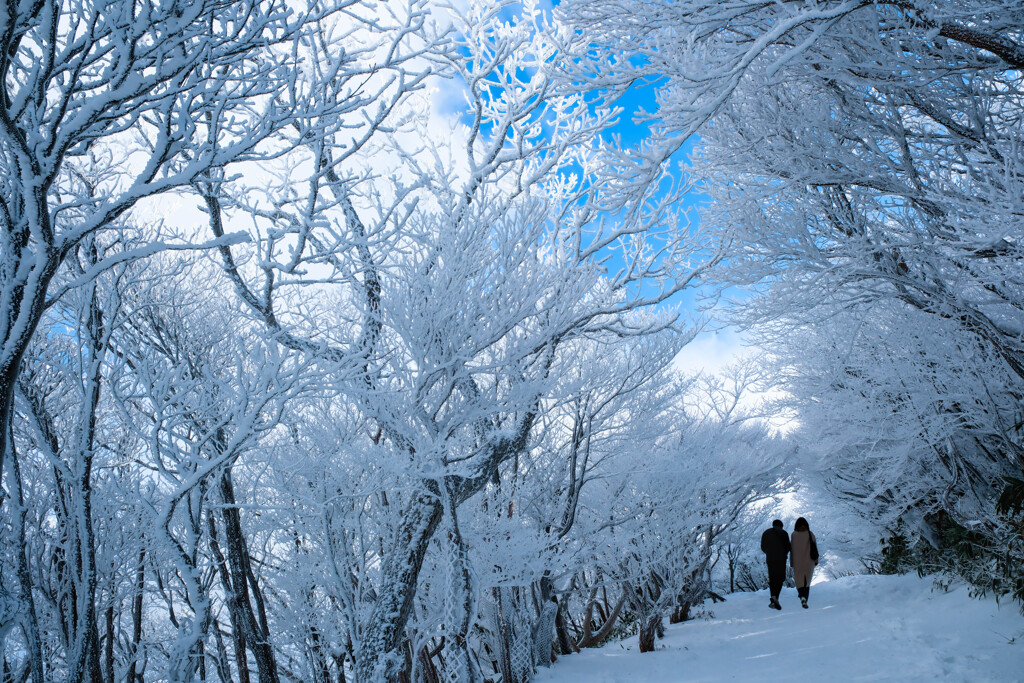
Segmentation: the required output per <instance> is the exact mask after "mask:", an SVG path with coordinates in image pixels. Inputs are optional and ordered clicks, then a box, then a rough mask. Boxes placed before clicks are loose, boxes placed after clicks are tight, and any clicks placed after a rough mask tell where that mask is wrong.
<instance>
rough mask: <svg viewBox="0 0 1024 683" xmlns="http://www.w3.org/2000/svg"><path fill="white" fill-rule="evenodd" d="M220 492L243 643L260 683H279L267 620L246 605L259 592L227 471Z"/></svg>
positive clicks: (222, 479) (232, 582)
mask: <svg viewBox="0 0 1024 683" xmlns="http://www.w3.org/2000/svg"><path fill="white" fill-rule="evenodd" d="M220 492H221V498H222V500H223V502H224V509H223V511H222V518H223V520H224V540H225V543H226V545H227V549H228V566H229V567H230V570H231V586H232V589H233V591H234V599H235V600H236V601H237V605H236V607H237V609H238V614H239V617H240V621H241V625H242V626H243V633H244V634H245V642H246V645H248V646H249V649H251V650H252V654H253V658H254V659H255V660H256V675H257V677H258V678H259V681H260V683H280V679H279V678H278V675H277V661H276V660H275V657H274V647H273V645H272V644H271V642H270V633H268V631H267V629H266V619H265V617H264V618H263V619H262V620H261V621H262V622H263V623H260V621H257V619H256V614H255V613H254V612H253V608H252V603H251V602H250V601H249V590H250V588H251V589H252V592H253V593H254V594H257V593H259V590H260V589H259V586H258V585H256V582H255V580H251V578H252V577H253V572H252V566H251V561H250V559H249V548H248V546H247V544H246V542H245V536H244V535H243V533H242V520H241V516H240V515H239V513H238V507H237V505H236V503H235V490H234V485H233V484H232V481H231V470H230V469H225V470H224V472H223V473H222V474H221V477H220ZM250 584H251V585H250ZM257 603H260V604H261V603H262V596H259V598H258V599H257Z"/></svg>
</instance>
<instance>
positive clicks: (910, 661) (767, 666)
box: [537, 575, 1024, 683]
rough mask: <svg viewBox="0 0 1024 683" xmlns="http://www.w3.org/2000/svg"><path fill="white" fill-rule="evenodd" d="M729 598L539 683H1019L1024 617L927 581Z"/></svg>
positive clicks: (590, 654)
mask: <svg viewBox="0 0 1024 683" xmlns="http://www.w3.org/2000/svg"><path fill="white" fill-rule="evenodd" d="M781 602H782V611H781V612H779V611H776V610H773V609H769V608H768V593H767V591H761V592H758V593H737V594H734V595H730V596H727V600H726V602H724V603H718V604H717V605H714V606H713V607H711V608H710V609H711V611H712V612H713V614H714V618H712V619H699V618H698V619H696V620H694V621H689V622H686V623H683V624H678V625H675V626H669V627H668V629H667V632H666V634H665V638H664V640H661V641H659V642H658V649H657V650H656V651H655V652H650V653H647V654H641V653H640V652H639V651H638V649H637V647H638V646H637V638H636V636H632V637H630V638H628V639H626V640H624V641H621V642H615V643H611V644H609V645H606V646H605V647H603V648H600V649H594V650H584V651H583V652H582V653H581V654H574V655H570V656H568V657H560V658H559V661H558V662H557V663H555V664H554V665H553V666H552V668H551V669H548V670H543V669H542V670H541V674H540V675H539V676H538V678H537V680H538V682H539V683H568V682H570V681H572V682H577V681H587V683H613V682H615V683H618V682H619V681H643V682H645V683H646V682H649V683H658V682H661V681H794V680H796V681H986V682H989V681H992V682H994V681H1024V618H1022V617H1021V615H1020V612H1019V611H1018V610H1017V606H1016V605H1015V604H1013V603H1012V602H1010V601H1003V602H1002V603H1001V604H999V605H997V604H996V602H995V601H994V600H988V599H986V600H975V599H973V598H970V597H969V596H968V595H967V589H966V588H964V587H962V586H960V587H955V588H953V589H951V590H950V591H949V592H944V591H942V590H933V581H932V579H930V578H923V579H922V578H918V577H917V576H916V575H907V576H851V577H846V578H842V579H838V580H835V581H826V582H822V583H818V584H816V585H814V586H812V587H811V599H810V608H809V609H806V610H805V609H801V607H800V602H799V600H798V599H797V596H796V590H795V589H792V588H784V589H783V590H782V596H781Z"/></svg>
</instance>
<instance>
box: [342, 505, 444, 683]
mask: <svg viewBox="0 0 1024 683" xmlns="http://www.w3.org/2000/svg"><path fill="white" fill-rule="evenodd" d="M404 513H405V514H404V515H403V517H402V522H401V524H400V525H399V527H398V531H397V534H396V537H395V539H394V548H393V550H392V551H391V552H390V553H388V556H387V557H386V558H385V560H384V567H383V569H382V570H381V591H380V594H379V595H378V597H377V601H376V604H375V605H374V607H373V611H372V612H371V614H370V618H369V623H367V624H366V629H365V631H364V632H363V637H362V642H360V643H358V645H357V650H356V661H355V675H356V681H357V682H358V683H378V682H387V683H391V682H397V681H398V674H399V671H400V670H401V664H398V663H397V662H398V660H399V658H400V653H399V646H400V645H401V640H402V633H403V632H404V631H405V625H406V624H407V623H408V621H409V617H410V615H411V614H412V606H413V598H414V597H415V596H416V583H417V581H418V580H419V575H420V570H421V569H422V567H423V558H424V556H425V555H426V554H427V546H428V545H430V540H431V538H433V536H434V533H435V532H436V531H437V527H438V525H439V524H440V522H441V505H440V502H439V501H438V500H437V498H436V497H427V496H426V495H422V496H418V497H416V498H415V499H413V500H412V501H411V502H410V503H409V505H408V506H406V509H405V511H404Z"/></svg>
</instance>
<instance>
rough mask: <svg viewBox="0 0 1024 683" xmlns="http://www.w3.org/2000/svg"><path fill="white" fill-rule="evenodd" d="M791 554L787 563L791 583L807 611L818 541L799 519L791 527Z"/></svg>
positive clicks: (802, 520)
mask: <svg viewBox="0 0 1024 683" xmlns="http://www.w3.org/2000/svg"><path fill="white" fill-rule="evenodd" d="M791 549H792V553H791V554H790V556H789V563H790V564H791V565H793V581H795V582H796V593H797V595H799V596H800V604H801V605H803V606H804V609H807V598H809V597H810V594H811V577H812V576H813V575H814V568H815V567H816V566H818V541H817V539H816V538H814V534H813V533H812V532H811V528H810V526H808V524H807V520H806V519H804V518H803V517H801V518H800V519H798V520H796V524H794V525H793V539H792V543H791Z"/></svg>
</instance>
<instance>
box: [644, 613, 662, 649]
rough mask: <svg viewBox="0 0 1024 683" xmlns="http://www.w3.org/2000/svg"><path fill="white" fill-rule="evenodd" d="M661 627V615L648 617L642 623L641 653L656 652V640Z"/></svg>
mask: <svg viewBox="0 0 1024 683" xmlns="http://www.w3.org/2000/svg"><path fill="white" fill-rule="evenodd" d="M660 626H661V615H660V614H655V615H653V616H650V617H647V619H645V620H643V621H641V622H640V652H654V639H655V636H656V635H657V634H658V631H659V627H660Z"/></svg>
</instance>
